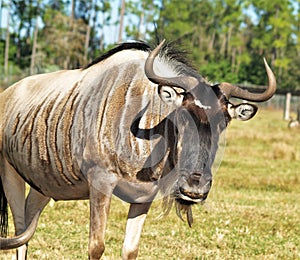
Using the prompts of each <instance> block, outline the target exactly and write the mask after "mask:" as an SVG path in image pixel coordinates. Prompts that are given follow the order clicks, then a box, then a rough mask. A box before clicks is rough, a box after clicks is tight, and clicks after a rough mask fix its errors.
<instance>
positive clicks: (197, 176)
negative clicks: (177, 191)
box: [190, 173, 203, 181]
mask: <svg viewBox="0 0 300 260" xmlns="http://www.w3.org/2000/svg"><path fill="white" fill-rule="evenodd" d="M202 176H203V174H202V173H193V174H191V176H190V178H191V180H193V181H199V180H200V179H201V177H202Z"/></svg>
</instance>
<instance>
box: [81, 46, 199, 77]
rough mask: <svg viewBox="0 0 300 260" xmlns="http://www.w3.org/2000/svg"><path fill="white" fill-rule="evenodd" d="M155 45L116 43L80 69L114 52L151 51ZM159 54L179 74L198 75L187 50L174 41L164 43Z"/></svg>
mask: <svg viewBox="0 0 300 260" xmlns="http://www.w3.org/2000/svg"><path fill="white" fill-rule="evenodd" d="M156 45H157V44H148V43H146V42H143V41H136V42H124V43H121V44H119V45H117V46H116V47H114V48H113V49H111V50H109V51H108V52H106V53H104V54H103V55H101V56H99V57H98V58H96V59H94V60H93V61H92V62H91V63H89V64H88V65H86V66H85V67H83V68H82V69H83V70H84V69H87V68H90V67H91V66H93V65H95V64H97V63H99V62H101V61H103V60H106V59H107V58H109V57H111V56H113V55H114V54H116V53H118V52H121V51H124V50H140V51H145V52H151V51H152V50H153V49H154V48H155V47H156ZM159 56H160V57H164V58H165V59H166V61H170V62H171V63H173V65H174V69H175V70H176V71H177V72H178V73H179V74H189V75H192V76H195V77H199V74H198V73H197V70H196V69H195V68H194V66H193V65H192V63H191V61H190V59H189V57H188V52H187V51H184V50H182V49H180V48H178V46H177V43H176V41H173V42H168V43H166V44H165V45H164V47H163V48H162V50H161V53H160V54H159Z"/></svg>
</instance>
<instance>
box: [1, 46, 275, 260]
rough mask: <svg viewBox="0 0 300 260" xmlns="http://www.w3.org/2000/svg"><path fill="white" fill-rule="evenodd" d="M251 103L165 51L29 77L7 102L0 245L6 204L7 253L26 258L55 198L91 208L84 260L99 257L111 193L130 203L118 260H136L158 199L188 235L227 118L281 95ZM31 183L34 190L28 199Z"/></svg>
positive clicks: (125, 52)
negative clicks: (10, 228)
mask: <svg viewBox="0 0 300 260" xmlns="http://www.w3.org/2000/svg"><path fill="white" fill-rule="evenodd" d="M265 67H266V71H267V75H268V79H269V86H268V88H267V89H266V90H265V91H264V92H263V93H249V92H248V91H246V90H243V89H241V88H239V87H237V86H234V85H232V84H229V83H221V84H214V85H213V84H209V83H208V82H207V81H206V80H205V79H204V78H203V77H201V76H200V75H199V74H198V73H197V71H196V70H195V69H194V68H193V67H192V66H190V65H189V64H188V63H187V62H186V59H185V58H183V56H182V55H180V54H178V52H176V51H173V49H172V48H171V47H170V46H169V45H164V42H162V43H161V44H160V45H158V46H157V47H156V48H155V49H154V50H152V49H151V48H150V47H149V45H148V44H146V43H143V42H135V43H124V44H121V45H119V46H117V47H116V48H114V49H112V50H111V51H109V52H108V53H106V54H104V55H103V56H101V57H100V58H98V59H96V60H95V61H94V62H92V63H91V64H89V65H88V66H86V67H85V68H83V69H77V70H64V71H58V72H54V73H49V74H41V75H35V76H30V77H28V78H25V79H23V80H21V81H19V82H17V83H16V84H14V85H13V86H11V87H10V88H8V89H6V90H5V91H4V92H3V93H1V95H0V170H1V172H0V174H1V181H2V185H1V189H2V190H1V213H2V218H1V224H2V235H4V234H5V227H6V224H7V215H6V210H5V209H6V204H7V202H8V204H9V205H10V207H11V211H12V215H13V218H14V225H15V234H16V237H13V238H1V240H0V248H1V249H11V248H17V247H19V248H18V258H19V259H23V258H24V257H25V255H26V252H27V250H26V243H27V242H28V241H29V239H30V238H31V237H32V235H33V233H34V231H35V228H36V225H37V221H38V217H39V215H40V213H41V211H42V210H43V208H44V207H45V206H46V205H47V203H48V202H49V200H50V198H53V199H54V200H78V199H89V201H90V235H89V258H90V259H99V258H100V257H101V256H102V254H103V252H104V246H105V243H104V234H105V227H106V223H107V218H108V213H109V207H110V201H111V197H112V195H113V194H115V195H116V196H118V197H120V198H121V199H122V200H124V201H126V202H129V203H130V209H129V212H128V219H127V225H126V234H125V239H124V244H123V252H122V254H123V258H124V259H128V258H130V259H133V258H136V257H137V254H138V245H139V238H140V235H141V232H142V227H143V223H144V221H145V218H146V215H147V212H148V210H149V207H150V205H151V202H152V201H153V199H154V197H155V196H156V194H157V193H158V192H159V191H161V192H162V194H163V197H164V201H165V202H166V205H167V206H166V207H165V210H166V211H168V210H169V209H170V207H171V206H170V205H172V202H174V203H173V204H174V205H175V207H176V210H177V213H178V215H179V216H181V214H182V213H184V214H186V216H187V220H188V223H189V224H190V225H191V223H192V221H193V219H192V211H191V205H192V204H195V203H200V202H203V201H204V200H205V199H206V197H207V195H208V192H209V190H210V188H211V184H212V172H211V168H212V164H213V162H214V159H215V155H216V151H217V149H218V140H219V136H220V134H221V132H222V131H223V130H224V129H225V128H226V127H227V125H228V123H229V122H230V120H231V119H233V118H234V119H239V120H248V119H250V118H252V117H253V116H254V115H255V113H256V111H257V107H256V106H255V105H252V104H249V103H241V104H239V105H234V104H232V103H230V102H229V100H230V98H232V97H235V98H240V99H243V100H248V101H254V102H262V101H266V100H268V99H270V98H271V97H272V96H273V94H274V92H275V89H276V81H275V77H274V75H273V73H272V71H271V69H270V68H269V66H268V64H267V63H266V61H265ZM25 182H26V183H28V184H29V185H30V186H31V189H30V192H29V194H28V196H27V198H26V199H25Z"/></svg>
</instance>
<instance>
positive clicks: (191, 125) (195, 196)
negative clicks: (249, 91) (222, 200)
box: [159, 84, 257, 205]
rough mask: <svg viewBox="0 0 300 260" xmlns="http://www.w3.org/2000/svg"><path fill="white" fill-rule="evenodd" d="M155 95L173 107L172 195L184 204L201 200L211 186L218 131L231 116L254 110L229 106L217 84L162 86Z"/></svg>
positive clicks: (244, 117) (249, 114) (247, 116)
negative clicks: (188, 87)
mask: <svg viewBox="0 0 300 260" xmlns="http://www.w3.org/2000/svg"><path fill="white" fill-rule="evenodd" d="M159 94H160V97H161V99H162V100H163V101H164V102H165V103H167V104H173V105H176V106H177V108H176V110H175V118H174V123H175V125H176V128H177V131H178V136H177V138H176V139H177V143H176V144H174V145H176V151H177V154H176V169H177V174H178V180H177V181H176V183H175V187H174V195H175V198H176V200H177V201H178V202H179V203H182V204H185V205H186V204H188V205H189V204H193V203H199V202H202V201H204V200H205V199H206V198H207V195H208V193H209V190H210V188H211V185H212V165H213V162H214V159H215V156H216V152H217V149H218V142H219V137H220V134H221V133H222V131H223V130H224V129H225V128H226V127H227V125H228V123H229V121H230V120H231V118H236V117H237V116H239V119H242V120H248V119H250V118H251V117H252V116H253V115H254V114H255V113H256V110H257V109H256V107H255V106H253V105H250V104H241V105H238V106H234V105H232V104H231V103H229V102H228V100H227V99H226V98H225V96H224V95H223V94H222V92H221V91H220V89H219V88H218V86H214V87H212V86H208V85H204V84H203V85H201V86H200V85H198V86H196V87H195V88H193V89H192V90H190V91H189V92H187V91H185V90H184V89H180V88H178V87H177V88H174V87H166V86H164V87H160V88H159Z"/></svg>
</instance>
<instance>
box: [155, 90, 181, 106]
mask: <svg viewBox="0 0 300 260" xmlns="http://www.w3.org/2000/svg"><path fill="white" fill-rule="evenodd" d="M184 92H185V91H184V90H183V89H180V88H174V87H169V86H159V88H158V94H159V96H160V98H161V99H162V101H164V102H165V103H166V104H167V105H176V106H180V105H181V104H182V101H183V95H181V94H182V93H184Z"/></svg>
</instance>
